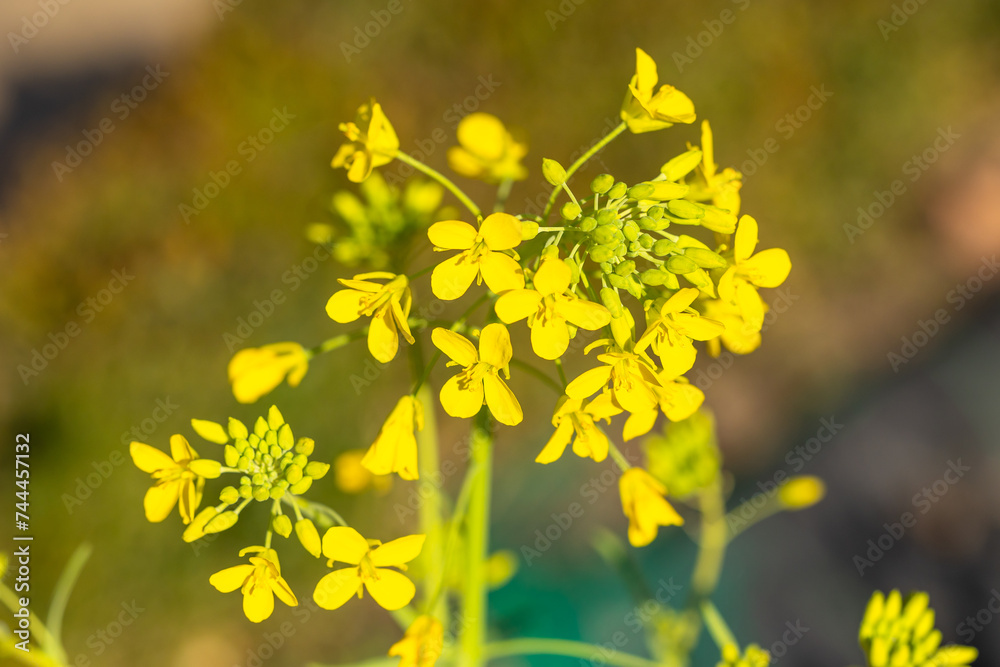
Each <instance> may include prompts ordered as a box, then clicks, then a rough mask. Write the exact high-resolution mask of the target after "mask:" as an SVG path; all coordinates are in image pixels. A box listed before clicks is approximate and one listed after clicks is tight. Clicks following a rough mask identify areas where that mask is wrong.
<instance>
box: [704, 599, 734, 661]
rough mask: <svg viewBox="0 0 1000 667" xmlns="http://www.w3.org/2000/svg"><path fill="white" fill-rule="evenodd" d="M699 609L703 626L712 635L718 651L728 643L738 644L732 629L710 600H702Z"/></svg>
mask: <svg viewBox="0 0 1000 667" xmlns="http://www.w3.org/2000/svg"><path fill="white" fill-rule="evenodd" d="M699 610H700V611H701V617H702V618H703V619H705V627H706V628H708V634H710V635H712V641H714V642H715V645H716V646H718V647H719V651H720V652H721V651H722V649H723V648H725V647H726V645H728V644H735V645H736V646H739V644H738V643H737V642H736V637H734V636H733V631H732V630H730V629H729V626H728V625H727V624H726V620H725V619H724V618H722V614H720V613H719V610H718V609H717V608H716V607H715V605H714V604H712V601H711V600H702V601H701V605H700V607H699Z"/></svg>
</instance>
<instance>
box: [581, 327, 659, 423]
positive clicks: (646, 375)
mask: <svg viewBox="0 0 1000 667" xmlns="http://www.w3.org/2000/svg"><path fill="white" fill-rule="evenodd" d="M607 343H608V341H596V342H594V343H591V344H590V345H589V346H588V347H587V350H588V351H589V350H590V349H591V348H593V347H595V346H597V345H606V344H607ZM597 360H598V361H600V362H602V364H603V365H601V366H598V367H597V368H591V369H590V370H589V371H584V372H583V373H581V374H580V375H579V376H577V378H576V379H575V380H573V381H572V382H570V383H569V385H567V387H566V395H567V396H569V397H570V398H578V399H583V398H587V397H588V396H591V395H592V394H594V393H596V392H598V391H599V390H601V389H603V388H604V387H606V386H608V382H609V381H610V383H611V384H610V391H611V397H612V399H614V402H615V404H616V405H618V406H620V407H621V408H622V409H624V410H627V411H628V412H642V411H644V410H649V409H650V408H653V407H655V406H656V404H657V402H658V397H657V395H656V392H655V391H654V388H655V387H657V386H658V385H659V384H660V379H659V378H658V377H657V375H656V369H655V368H654V366H653V364H652V362H651V361H650V359H649V358H648V357H646V356H645V355H643V354H641V353H633V352H626V351H624V350H622V349H620V348H613V349H612V351H610V352H605V353H604V354H601V355H598V357H597Z"/></svg>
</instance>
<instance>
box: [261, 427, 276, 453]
mask: <svg viewBox="0 0 1000 667" xmlns="http://www.w3.org/2000/svg"><path fill="white" fill-rule="evenodd" d="M264 443H265V444H266V445H267V447H266V448H265V450H266V449H270V448H271V447H276V446H277V445H278V434H277V433H276V432H275V431H268V432H267V434H266V435H265V436H264Z"/></svg>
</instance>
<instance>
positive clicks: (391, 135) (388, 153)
mask: <svg viewBox="0 0 1000 667" xmlns="http://www.w3.org/2000/svg"><path fill="white" fill-rule="evenodd" d="M340 131H341V132H343V133H344V135H346V136H347V138H348V139H349V140H350V143H347V144H343V145H342V146H341V147H340V148H339V149H337V154H336V155H334V156H333V162H331V165H332V166H333V168H334V169H338V168H340V167H344V168H345V169H347V178H349V179H350V180H351V181H353V182H355V183H360V182H362V181H363V180H365V179H366V178H368V177H369V176H371V173H372V169H373V168H374V167H381V166H383V165H386V164H389V163H390V162H392V161H393V159H394V158H395V157H396V153H397V152H398V151H399V138H398V137H397V136H396V131H395V130H394V129H392V124H391V123H390V122H389V119H388V118H386V116H385V113H384V112H383V111H382V106H381V105H380V104H379V103H378V102H376V101H375V100H372V101H371V102H370V103H367V104H362V105H361V106H360V107H359V108H358V116H357V118H356V119H355V122H353V123H341V124H340Z"/></svg>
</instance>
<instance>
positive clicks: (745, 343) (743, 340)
mask: <svg viewBox="0 0 1000 667" xmlns="http://www.w3.org/2000/svg"><path fill="white" fill-rule="evenodd" d="M702 308H703V310H704V311H705V312H704V314H705V317H709V318H711V319H713V320H715V321H716V322H722V324H723V326H725V327H726V330H725V331H723V332H722V333H721V334H720V335H719V337H718V338H716V339H714V340H710V341H708V351H709V353H710V354H711V355H712V356H713V357H717V356H719V353H720V351H721V349H720V347H719V344H720V343H721V344H722V345H725V346H726V349H727V350H729V351H730V352H732V353H733V354H750V353H751V352H753V351H754V350H756V349H757V348H758V347H760V342H761V337H760V330H755V329H754V328H753V327H751V326H750V325H748V324H747V323H746V322H744V321H743V317H741V316H740V310H739V308H737V307H736V305H735V304H732V303H728V302H726V301H723V300H721V299H714V300H712V301H706V302H704V303H703V304H702ZM764 310H765V312H766V311H767V305H766V304H765V306H764Z"/></svg>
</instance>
